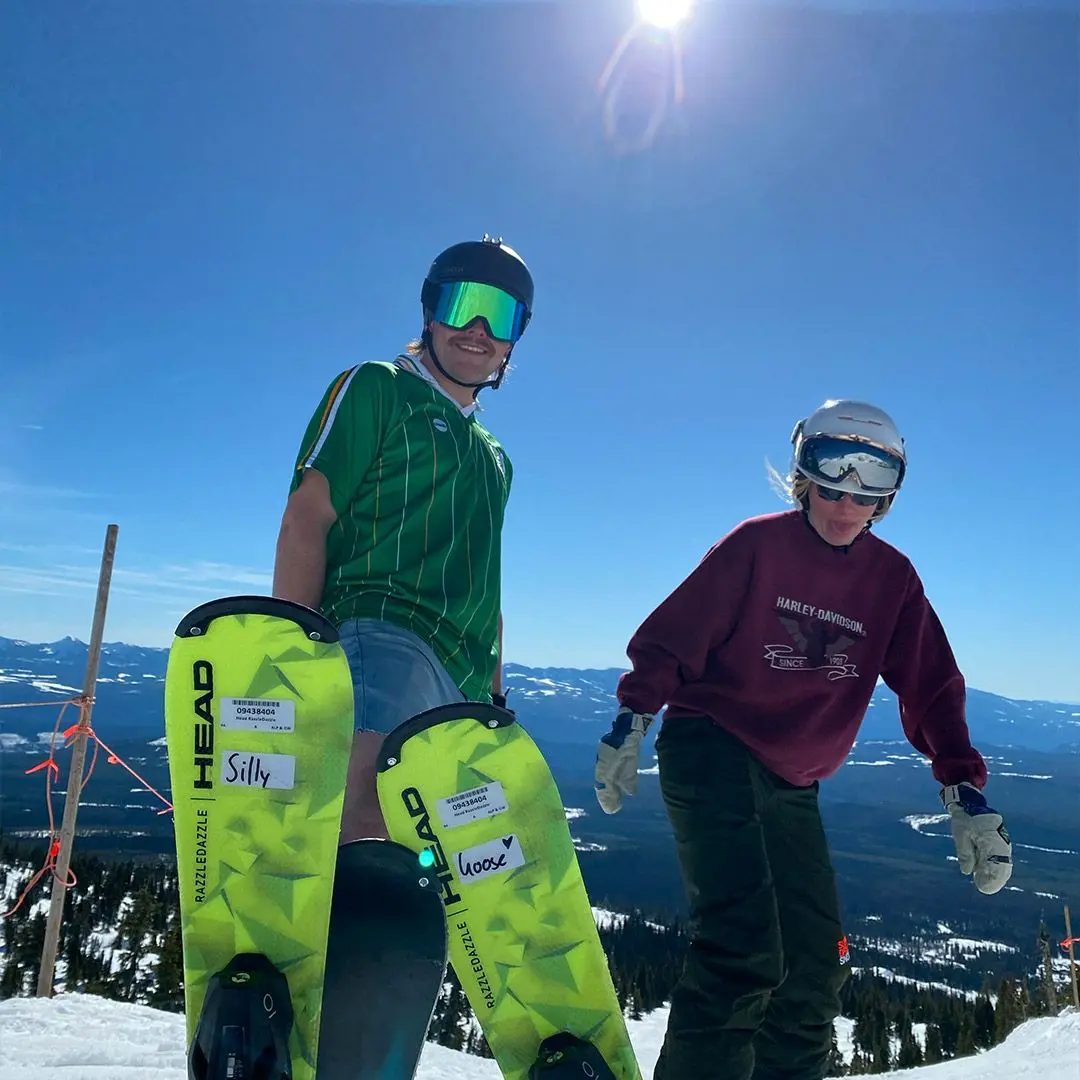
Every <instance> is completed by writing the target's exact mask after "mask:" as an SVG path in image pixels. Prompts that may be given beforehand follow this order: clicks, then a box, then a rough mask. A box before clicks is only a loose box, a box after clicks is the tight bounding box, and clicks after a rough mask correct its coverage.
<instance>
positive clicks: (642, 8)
mask: <svg viewBox="0 0 1080 1080" xmlns="http://www.w3.org/2000/svg"><path fill="white" fill-rule="evenodd" d="M693 6H694V0H638V17H639V18H640V19H641V21H642V22H646V23H649V24H650V25H651V26H658V27H660V28H661V29H662V30H674V29H675V27H676V26H678V25H679V24H680V23H682V22H685V21H686V20H687V19H688V18H689V17H690V9H691V8H692V7H693Z"/></svg>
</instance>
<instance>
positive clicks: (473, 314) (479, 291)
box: [431, 281, 529, 341]
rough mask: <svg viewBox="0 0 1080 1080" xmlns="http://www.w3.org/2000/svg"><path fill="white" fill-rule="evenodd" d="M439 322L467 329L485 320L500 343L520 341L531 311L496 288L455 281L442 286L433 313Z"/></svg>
mask: <svg viewBox="0 0 1080 1080" xmlns="http://www.w3.org/2000/svg"><path fill="white" fill-rule="evenodd" d="M431 315H432V318H433V319H434V320H435V321H436V322H441V323H443V324H444V325H445V326H450V327H453V329H455V330H464V329H465V327H467V326H469V325H470V324H471V323H472V322H473V321H474V320H476V319H483V320H484V322H485V324H486V325H487V332H488V334H490V335H491V337H492V338H494V339H495V340H496V341H517V340H518V338H520V337H521V335H522V334H523V333H524V332H525V324H526V323H527V322H528V315H529V312H528V309H527V308H526V307H525V305H524V304H523V303H522V302H521V301H520V300H518V299H517V297H515V296H511V295H510V294H509V293H508V292H504V291H503V290H502V289H497V288H496V287H495V286H494V285H481V284H480V283H479V282H477V281H452V282H448V283H447V284H445V285H440V286H439V290H438V297H437V299H436V301H435V306H434V308H433V309H432V312H431Z"/></svg>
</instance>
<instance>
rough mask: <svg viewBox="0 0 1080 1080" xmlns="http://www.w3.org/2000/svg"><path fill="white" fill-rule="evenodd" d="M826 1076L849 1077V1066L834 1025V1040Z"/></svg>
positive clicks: (830, 1049)
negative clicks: (845, 1060)
mask: <svg viewBox="0 0 1080 1080" xmlns="http://www.w3.org/2000/svg"><path fill="white" fill-rule="evenodd" d="M825 1075H826V1076H847V1075H848V1070H847V1064H846V1063H845V1062H844V1057H843V1055H842V1054H841V1053H840V1044H839V1043H838V1042H837V1040H836V1025H835V1024H833V1029H832V1040H831V1042H830V1043H829V1059H828V1061H827V1063H826V1066H825Z"/></svg>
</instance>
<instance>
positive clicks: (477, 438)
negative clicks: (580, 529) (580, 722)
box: [290, 356, 512, 701]
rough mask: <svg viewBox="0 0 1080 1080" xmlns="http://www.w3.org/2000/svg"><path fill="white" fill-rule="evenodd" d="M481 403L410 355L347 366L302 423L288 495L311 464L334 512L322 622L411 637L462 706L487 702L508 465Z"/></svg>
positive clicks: (495, 656)
mask: <svg viewBox="0 0 1080 1080" xmlns="http://www.w3.org/2000/svg"><path fill="white" fill-rule="evenodd" d="M475 409H476V407H475V405H473V406H469V407H467V408H462V407H461V406H460V405H458V404H457V402H455V401H454V400H453V399H452V398H451V397H450V396H449V395H448V394H447V393H446V392H445V391H444V390H443V389H442V388H441V387H440V386H439V384H438V383H437V382H435V380H434V379H433V378H432V377H431V376H430V375H429V374H428V372H427V370H426V369H425V368H424V367H423V366H422V365H421V364H420V363H419V362H418V361H416V360H414V359H412V358H411V357H408V356H400V357H398V358H397V360H396V361H395V362H393V363H383V362H370V363H365V364H360V365H358V366H357V367H353V368H350V369H349V370H347V371H344V372H342V373H341V374H340V375H339V376H338V377H337V378H336V379H334V381H333V382H332V383H331V384H330V386H329V388H328V389H327V391H326V393H325V394H324V395H323V398H322V401H321V402H320V403H319V407H318V409H317V410H316V412H315V414H314V415H313V416H312V418H311V421H310V423H309V424H308V427H307V431H306V433H305V435H304V442H303V447H302V450H301V452H300V455H299V457H298V458H297V463H296V468H295V470H294V473H293V480H292V485H291V487H290V491H294V490H295V489H296V488H297V487H298V486H299V484H300V481H301V479H302V477H303V474H304V471H305V470H306V469H317V470H318V471H319V472H320V473H322V474H323V475H324V476H325V477H326V480H327V483H328V484H329V487H330V498H331V501H332V502H333V506H334V510H335V511H336V512H337V521H336V522H335V524H334V525H333V526H332V527H331V529H330V531H329V533H328V535H327V540H326V581H325V585H324V588H323V596H322V602H321V607H322V611H323V614H324V615H326V617H327V618H328V619H330V620H331V622H333V623H334V624H335V625H340V624H341V623H343V622H345V621H346V620H347V619H353V618H376V619H384V620H386V621H388V622H391V623H395V624H396V625H399V626H403V627H405V628H407V629H409V630H412V631H413V632H414V633H416V634H417V635H419V636H420V637H421V638H423V640H425V641H427V642H428V643H429V644H430V645H431V648H432V649H433V651H434V652H435V655H436V656H438V657H439V659H440V660H441V661H442V663H443V665H444V666H445V667H446V669H447V671H448V672H449V674H450V676H451V678H453V680H454V681H455V682H456V683H457V685H458V686H459V687H460V688H461V691H462V693H463V694H464V695H465V696H466V697H467V698H469V699H470V700H472V701H490V700H491V681H492V678H493V676H494V674H495V667H496V664H497V663H498V619H499V609H500V602H501V596H500V588H501V566H500V555H501V536H502V524H503V514H504V511H505V508H506V501H507V498H508V496H509V494H510V484H511V480H512V469H511V465H510V461H509V459H508V458H507V456H506V454H505V453H504V451H503V449H502V447H501V446H500V445H499V443H498V442H497V441H496V440H495V439H494V437H493V436H492V435H491V434H490V433H489V432H487V431H486V430H485V429H484V428H483V427H482V426H481V425H480V423H479V422H478V421H477V419H476V415H475Z"/></svg>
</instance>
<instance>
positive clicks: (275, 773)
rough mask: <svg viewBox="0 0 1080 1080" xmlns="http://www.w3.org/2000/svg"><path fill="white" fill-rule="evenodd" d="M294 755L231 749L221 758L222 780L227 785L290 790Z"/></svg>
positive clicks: (294, 770)
mask: <svg viewBox="0 0 1080 1080" xmlns="http://www.w3.org/2000/svg"><path fill="white" fill-rule="evenodd" d="M295 776H296V758H294V757H293V756H292V755H291V754H253V753H251V752H250V751H248V750H230V751H229V752H228V753H227V754H226V755H225V756H224V757H223V758H222V759H221V782H222V783H223V784H225V785H226V786H228V787H257V788H276V789H277V790H279V791H292V789H293V781H294V779H295Z"/></svg>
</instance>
